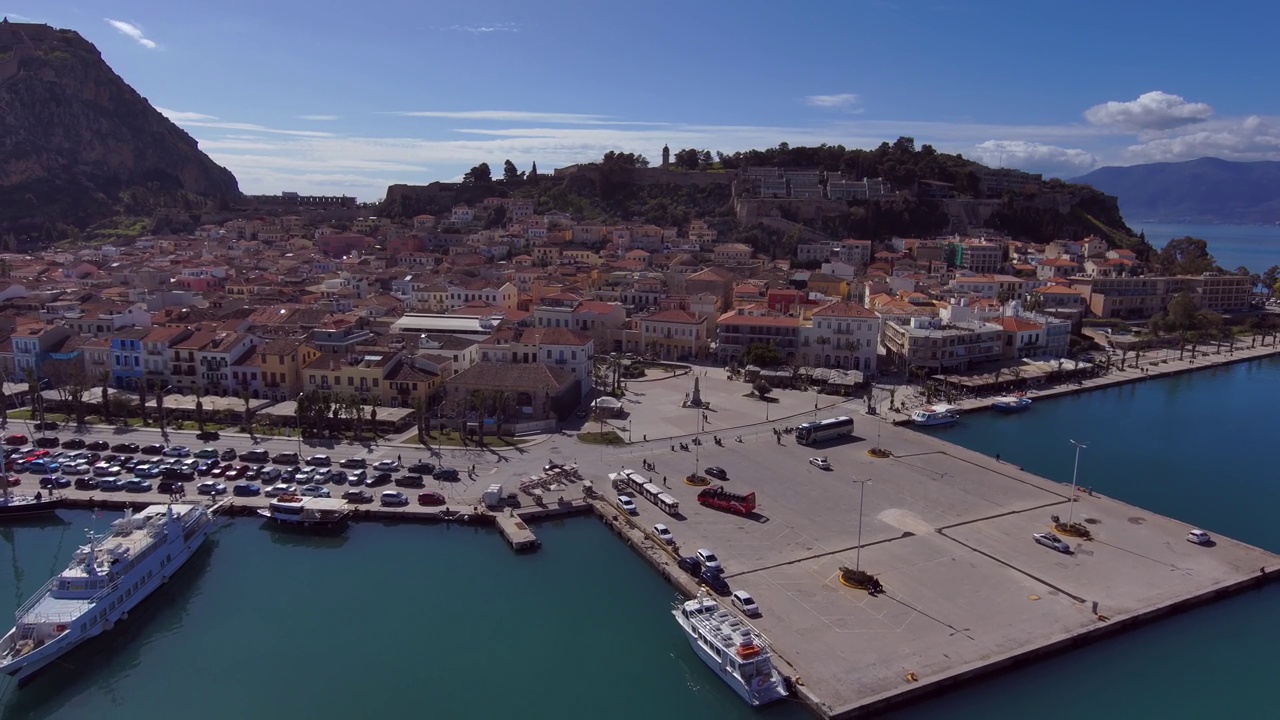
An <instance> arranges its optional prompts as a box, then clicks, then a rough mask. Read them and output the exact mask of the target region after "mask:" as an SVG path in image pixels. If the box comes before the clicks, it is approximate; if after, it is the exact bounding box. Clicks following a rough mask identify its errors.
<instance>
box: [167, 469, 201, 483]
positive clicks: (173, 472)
mask: <svg viewBox="0 0 1280 720" xmlns="http://www.w3.org/2000/svg"><path fill="white" fill-rule="evenodd" d="M160 477H162V478H164V479H165V480H179V481H191V480H195V479H196V474H195V473H193V472H191V471H190V470H187V469H185V468H180V467H173V466H169V467H166V468H164V469H162V470H161V471H160Z"/></svg>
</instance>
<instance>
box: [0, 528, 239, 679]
mask: <svg viewBox="0 0 1280 720" xmlns="http://www.w3.org/2000/svg"><path fill="white" fill-rule="evenodd" d="M216 510H217V508H216V507H215V508H213V509H206V508H205V507H204V506H202V505H187V504H177V503H174V504H170V505H152V506H150V507H148V508H146V509H145V510H142V511H141V512H139V513H137V514H134V513H133V512H132V511H127V512H126V514H125V516H124V517H123V518H120V519H118V520H115V521H114V522H112V523H111V530H110V532H107V533H102V534H93V533H90V534H89V542H88V544H86V545H82V546H80V548H79V549H78V550H76V552H75V556H74V557H73V558H72V560H71V564H70V565H68V566H67V568H66V569H65V570H63V571H62V572H61V573H59V574H58V575H55V576H54V577H53V579H52V580H50V581H49V582H47V583H45V585H44V587H42V588H40V590H39V591H37V592H36V594H35V595H34V596H33V597H32V598H31V599H30V600H28V601H27V602H26V603H25V604H23V605H22V607H20V608H18V611H17V612H16V613H14V619H15V621H16V622H15V624H14V627H13V629H12V630H10V631H9V633H8V634H7V635H5V636H4V638H3V639H0V673H4V674H5V675H8V676H10V677H13V678H16V679H17V681H18V683H19V685H21V684H23V683H24V682H26V681H27V680H29V679H30V678H31V677H32V676H33V675H35V673H37V672H38V671H40V669H42V668H44V667H45V666H47V665H48V664H49V663H52V662H54V661H55V660H57V659H58V658H60V657H62V656H63V655H65V654H66V653H67V652H69V651H71V650H72V649H73V648H75V647H76V646H77V645H79V644H80V643H82V642H84V641H85V640H88V639H89V638H92V637H94V636H97V635H100V634H102V633H103V632H106V631H108V630H110V629H112V628H113V627H114V626H115V624H116V623H117V622H119V621H120V620H121V619H122V618H124V617H126V616H127V615H128V613H129V611H130V610H132V609H133V608H134V607H136V606H137V605H138V603H140V602H142V601H143V600H144V599H146V598H147V596H148V595H150V594H151V593H152V592H154V591H155V590H156V589H157V588H159V587H160V586H161V585H162V584H163V583H164V582H165V581H167V580H168V579H169V578H170V577H171V576H172V575H173V574H174V573H176V572H177V571H178V569H179V568H181V567H182V565H183V564H184V563H186V562H187V560H189V559H190V558H191V556H192V555H193V554H195V552H196V550H198V549H199V548H200V546H201V545H203V544H204V541H205V539H206V538H207V537H208V536H209V532H210V529H211V528H212V526H213V524H212V521H211V518H212V515H213V513H214V512H216Z"/></svg>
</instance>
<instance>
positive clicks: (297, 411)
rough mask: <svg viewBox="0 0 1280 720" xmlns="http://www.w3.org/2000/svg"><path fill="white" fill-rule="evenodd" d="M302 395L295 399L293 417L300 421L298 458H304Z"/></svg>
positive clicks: (299, 394)
mask: <svg viewBox="0 0 1280 720" xmlns="http://www.w3.org/2000/svg"><path fill="white" fill-rule="evenodd" d="M302 395H303V393H298V397H296V398H294V399H293V415H294V417H296V418H297V419H298V457H302Z"/></svg>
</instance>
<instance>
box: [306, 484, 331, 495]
mask: <svg viewBox="0 0 1280 720" xmlns="http://www.w3.org/2000/svg"><path fill="white" fill-rule="evenodd" d="M302 494H303V495H305V496H307V497H319V498H327V497H331V495H330V494H329V488H327V487H324V486H323V485H303V486H302Z"/></svg>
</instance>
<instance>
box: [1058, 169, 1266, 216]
mask: <svg viewBox="0 0 1280 720" xmlns="http://www.w3.org/2000/svg"><path fill="white" fill-rule="evenodd" d="M1072 182H1078V183H1084V184H1087V185H1092V186H1093V187H1095V188H1097V189H1099V190H1101V191H1103V192H1105V193H1107V194H1108V195H1115V196H1117V197H1119V198H1120V209H1121V210H1123V211H1124V214H1125V216H1126V217H1128V218H1131V219H1134V220H1139V221H1141V220H1148V221H1156V222H1174V223H1176V222H1189V223H1197V222H1198V223H1240V224H1251V223H1274V222H1280V162H1232V161H1230V160H1219V159H1218V158H1208V157H1206V158H1200V159H1199V160H1188V161H1187V162H1177V163H1151V164H1148V165H1131V166H1129V167H1104V168H1099V169H1097V170H1094V171H1093V172H1091V173H1089V174H1088V175H1085V176H1083V177H1078V178H1076V179H1075V180H1073V181H1072Z"/></svg>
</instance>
